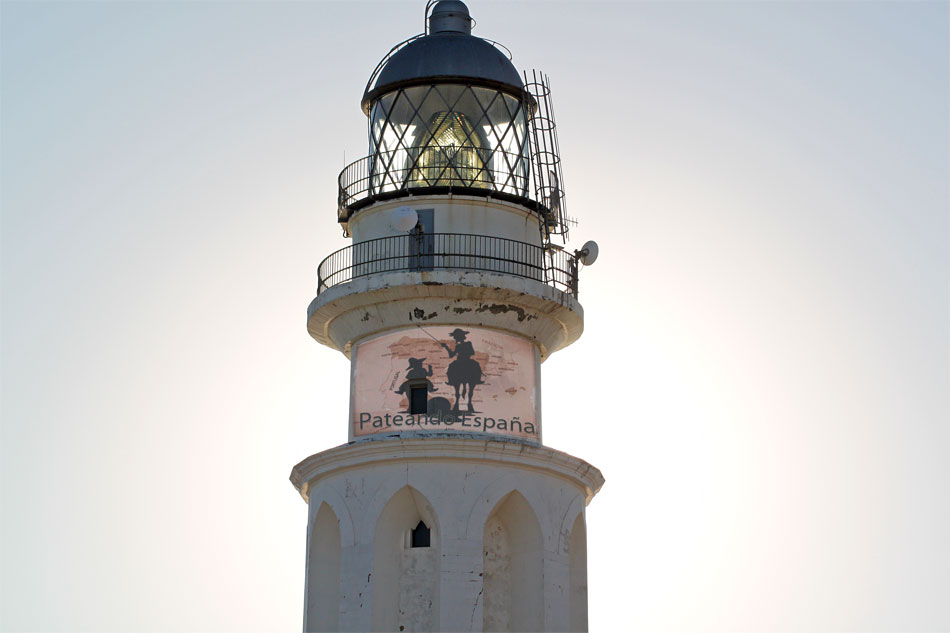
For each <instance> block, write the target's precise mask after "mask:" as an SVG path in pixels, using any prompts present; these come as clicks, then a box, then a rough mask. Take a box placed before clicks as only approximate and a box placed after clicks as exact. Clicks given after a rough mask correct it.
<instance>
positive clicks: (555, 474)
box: [291, 434, 604, 631]
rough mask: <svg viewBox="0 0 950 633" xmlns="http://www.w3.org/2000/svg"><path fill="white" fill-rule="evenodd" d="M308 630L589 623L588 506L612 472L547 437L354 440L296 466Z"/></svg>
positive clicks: (553, 627) (575, 627)
mask: <svg viewBox="0 0 950 633" xmlns="http://www.w3.org/2000/svg"><path fill="white" fill-rule="evenodd" d="M291 481H292V482H293V484H294V486H295V487H296V488H297V490H298V491H299V492H300V494H301V495H302V496H303V498H304V499H305V500H306V501H307V503H308V504H309V521H308V529H307V581H306V596H305V615H304V630H305V631H586V630H587V537H586V524H585V518H584V517H585V508H586V506H587V504H588V503H589V502H590V500H591V499H592V498H593V496H594V495H595V494H596V493H597V491H598V490H599V489H600V487H601V486H602V485H603V483H604V478H603V476H602V475H601V473H600V471H599V470H597V469H596V468H594V467H593V466H591V465H590V464H588V463H587V462H584V461H582V460H580V459H577V458H576V457H572V456H571V455H568V454H566V453H562V452H560V451H556V450H552V449H550V448H547V447H544V446H541V445H538V444H536V443H533V442H520V441H515V440H498V439H489V438H482V437H478V436H474V435H473V436H463V437H460V436H459V435H458V434H453V435H451V436H447V437H440V436H434V435H433V434H426V435H425V437H424V438H423V437H405V436H403V437H389V438H385V439H369V440H361V441H357V442H352V443H350V444H347V445H344V446H339V447H336V448H333V449H330V450H328V451H324V452H322V453H318V454H316V455H313V456H311V457H309V458H307V459H305V460H304V461H302V462H301V463H299V464H297V466H295V467H294V469H293V472H292V473H291Z"/></svg>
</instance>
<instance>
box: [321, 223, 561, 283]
mask: <svg viewBox="0 0 950 633" xmlns="http://www.w3.org/2000/svg"><path fill="white" fill-rule="evenodd" d="M430 270H473V271H485V272H495V273H503V274H506V275H514V276H516V277H525V278H527V279H534V280H535V281H540V282H541V283H545V284H547V285H549V286H552V287H554V288H557V289H558V290H560V291H562V292H566V293H568V294H572V295H574V296H575V297H576V296H577V259H576V257H575V256H574V255H572V254H571V253H568V252H566V251H562V250H556V249H544V248H541V247H540V246H536V245H534V244H527V243H525V242H519V241H516V240H509V239H507V238H503V237H492V236H489V235H467V234H463V233H413V234H407V235H396V236H393V237H381V238H378V239H374V240H367V241H365V242H357V243H356V244H352V245H350V246H347V247H346V248H341V249H340V250H338V251H336V252H335V253H332V254H331V255H329V256H328V257H327V258H326V259H324V260H323V261H322V262H320V266H319V267H318V268H317V294H318V295H319V294H320V293H322V292H323V291H325V290H326V289H328V288H332V287H333V286H337V285H339V284H342V283H346V282H349V281H353V280H354V279H358V278H360V277H365V276H367V275H375V274H378V273H387V272H399V271H404V272H415V271H430Z"/></svg>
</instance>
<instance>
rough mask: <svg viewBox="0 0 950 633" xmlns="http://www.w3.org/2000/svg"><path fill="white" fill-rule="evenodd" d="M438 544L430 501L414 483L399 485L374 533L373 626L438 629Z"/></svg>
mask: <svg viewBox="0 0 950 633" xmlns="http://www.w3.org/2000/svg"><path fill="white" fill-rule="evenodd" d="M420 523H422V525H420ZM423 530H427V531H428V533H427V534H426V535H425V536H426V537H427V538H421V536H422V534H423ZM426 542H427V543H428V545H425V543H426ZM439 545H440V534H439V526H438V521H437V520H436V516H435V511H434V510H433V509H432V504H431V503H429V500H428V499H426V498H425V496H423V495H422V494H421V493H420V492H419V491H418V490H416V489H415V488H411V487H409V486H405V487H403V488H401V489H400V490H398V491H397V492H396V493H395V494H394V495H393V496H392V497H391V498H390V499H389V501H388V502H387V503H386V505H385V506H384V507H383V510H382V512H381V513H380V515H379V519H377V521H376V530H375V532H374V536H373V572H372V577H371V582H370V587H371V592H372V604H373V619H372V621H373V631H407V632H408V631H435V630H438V628H439V572H440V569H439V562H440V557H439V551H440V548H439Z"/></svg>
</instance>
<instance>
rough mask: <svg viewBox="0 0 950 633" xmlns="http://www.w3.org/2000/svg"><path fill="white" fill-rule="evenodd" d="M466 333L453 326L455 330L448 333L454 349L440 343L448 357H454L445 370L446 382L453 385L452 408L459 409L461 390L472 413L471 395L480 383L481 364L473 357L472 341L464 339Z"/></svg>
mask: <svg viewBox="0 0 950 633" xmlns="http://www.w3.org/2000/svg"><path fill="white" fill-rule="evenodd" d="M467 334H468V332H466V331H465V330H463V329H461V328H455V330H454V331H453V332H452V333H451V334H449V336H451V337H452V338H454V339H455V349H451V348H449V346H448V345H446V344H445V343H442V347H444V348H445V351H447V352H448V353H449V358H453V357H454V358H455V360H453V361H452V362H451V363H449V368H448V371H447V374H448V384H450V385H452V386H453V387H455V406H454V407H453V408H452V410H453V411H458V410H459V400H460V398H459V391H460V390H461V394H462V395H461V397H462V398H465V397H467V398H468V411H469V413H474V412H475V408H474V407H473V406H472V395H474V393H475V386H476V385H480V384H482V366H481V365H479V364H478V361H476V360H475V358H474V356H475V348H474V347H472V343H471V342H470V341H466V340H465V336H466V335H467Z"/></svg>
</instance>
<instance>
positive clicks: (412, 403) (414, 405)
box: [409, 385, 429, 415]
mask: <svg viewBox="0 0 950 633" xmlns="http://www.w3.org/2000/svg"><path fill="white" fill-rule="evenodd" d="M411 389H412V391H410V393H409V413H411V414H412V415H416V414H418V413H428V411H426V408H427V407H428V400H429V399H428V397H427V396H428V393H427V392H426V387H425V385H422V386H419V387H412V388H411Z"/></svg>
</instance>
